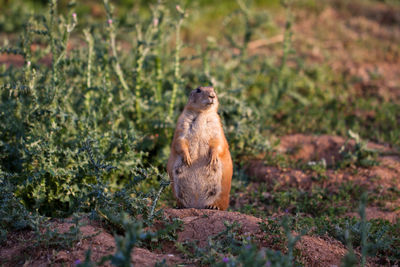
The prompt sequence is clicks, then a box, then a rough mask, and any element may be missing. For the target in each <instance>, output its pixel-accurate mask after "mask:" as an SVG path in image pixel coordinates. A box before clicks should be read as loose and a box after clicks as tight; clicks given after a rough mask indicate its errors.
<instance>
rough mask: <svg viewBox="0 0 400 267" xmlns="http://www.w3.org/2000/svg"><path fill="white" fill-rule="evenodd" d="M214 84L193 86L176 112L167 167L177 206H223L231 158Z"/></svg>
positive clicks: (226, 203) (220, 208)
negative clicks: (183, 104) (178, 114)
mask: <svg viewBox="0 0 400 267" xmlns="http://www.w3.org/2000/svg"><path fill="white" fill-rule="evenodd" d="M218 104H219V102H218V97H217V95H216V93H215V91H214V88H213V87H199V88H197V89H194V90H193V91H192V92H191V93H190V95H189V100H188V102H187V104H186V106H185V108H184V110H183V112H182V114H181V115H180V116H179V119H178V122H177V125H176V129H175V134H174V138H173V141H172V145H171V155H170V157H169V160H168V165H167V171H168V174H169V177H170V179H171V184H172V189H173V193H174V196H175V198H176V199H177V202H178V206H180V207H184V208H198V209H204V208H209V209H219V210H226V209H227V208H228V206H229V193H230V190H231V180H232V172H233V168H232V159H231V154H230V152H229V145H228V142H227V140H226V138H225V134H224V131H223V129H222V124H221V120H220V117H219V115H218V113H217V110H218Z"/></svg>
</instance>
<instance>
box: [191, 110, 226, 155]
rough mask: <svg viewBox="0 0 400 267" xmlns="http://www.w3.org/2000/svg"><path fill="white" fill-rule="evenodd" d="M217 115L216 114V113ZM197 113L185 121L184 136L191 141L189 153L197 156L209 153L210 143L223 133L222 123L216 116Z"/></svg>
mask: <svg viewBox="0 0 400 267" xmlns="http://www.w3.org/2000/svg"><path fill="white" fill-rule="evenodd" d="M215 115H216V114H215ZM215 115H214V116H209V115H208V116H207V115H203V114H200V115H197V116H193V117H191V118H188V120H186V121H185V123H186V125H185V129H186V131H185V132H184V137H185V139H187V140H188V143H189V153H190V155H191V156H193V157H195V158H197V157H201V156H203V155H207V154H208V153H209V143H210V140H211V139H213V138H218V137H219V136H220V135H221V125H220V122H219V118H218V117H217V116H218V115H216V116H215Z"/></svg>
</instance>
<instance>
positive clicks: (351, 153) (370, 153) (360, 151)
mask: <svg viewBox="0 0 400 267" xmlns="http://www.w3.org/2000/svg"><path fill="white" fill-rule="evenodd" d="M348 134H349V136H350V138H351V139H352V140H354V142H355V146H354V149H353V150H351V149H350V150H349V149H346V146H347V144H348V140H347V141H346V143H345V144H344V145H343V146H342V147H341V148H340V151H339V152H340V154H341V156H342V160H341V161H340V162H339V163H338V167H339V168H344V167H348V166H351V165H355V166H361V167H369V166H375V165H378V164H379V162H378V161H377V160H376V158H377V156H378V152H377V151H375V150H373V149H369V148H367V142H366V141H364V140H361V138H360V136H359V135H358V134H357V133H354V132H353V131H351V130H349V132H348Z"/></svg>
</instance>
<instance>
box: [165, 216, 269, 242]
mask: <svg viewBox="0 0 400 267" xmlns="http://www.w3.org/2000/svg"><path fill="white" fill-rule="evenodd" d="M165 214H166V215H167V217H169V218H180V219H181V220H182V221H183V223H184V229H183V231H182V232H180V233H179V234H178V241H179V242H185V241H198V242H199V243H198V245H199V246H200V247H204V246H205V245H206V244H207V240H208V237H210V236H214V235H216V234H219V233H221V232H222V231H223V230H225V229H226V227H225V225H224V222H229V223H233V222H237V223H239V224H240V225H241V228H240V230H241V233H242V234H244V235H248V236H254V235H256V234H257V233H259V231H260V228H259V225H258V224H259V223H260V222H261V221H262V220H261V219H259V218H256V217H253V216H249V215H245V214H241V213H239V212H227V211H216V210H197V209H179V210H177V209H167V210H165Z"/></svg>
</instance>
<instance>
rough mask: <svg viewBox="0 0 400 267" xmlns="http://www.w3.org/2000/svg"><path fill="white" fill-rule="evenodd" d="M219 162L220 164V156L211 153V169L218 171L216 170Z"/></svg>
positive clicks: (209, 165) (209, 164)
mask: <svg viewBox="0 0 400 267" xmlns="http://www.w3.org/2000/svg"><path fill="white" fill-rule="evenodd" d="M217 164H218V157H217V155H211V157H210V161H209V163H208V168H209V169H210V170H214V171H216V170H217Z"/></svg>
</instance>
